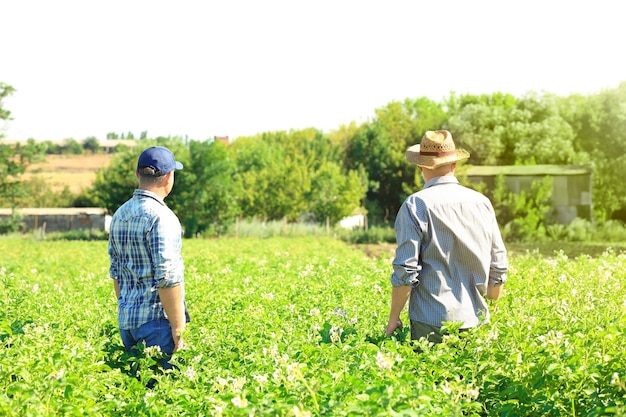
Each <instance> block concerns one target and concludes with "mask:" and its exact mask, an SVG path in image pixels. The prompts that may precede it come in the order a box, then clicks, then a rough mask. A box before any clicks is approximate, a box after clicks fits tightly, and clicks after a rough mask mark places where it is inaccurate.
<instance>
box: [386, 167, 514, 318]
mask: <svg viewBox="0 0 626 417" xmlns="http://www.w3.org/2000/svg"><path fill="white" fill-rule="evenodd" d="M396 239H397V244H398V246H397V249H396V257H395V259H394V260H393V274H392V275H391V284H392V285H393V286H400V285H410V286H412V287H413V289H412V290H411V298H410V300H409V318H410V319H411V320H415V321H419V322H421V323H425V324H429V325H431V326H436V327H440V326H441V325H442V323H443V322H444V321H454V322H462V323H463V324H462V325H461V327H462V328H468V327H475V326H477V325H478V324H479V322H480V321H481V320H485V321H486V320H488V319H489V309H488V307H487V304H486V302H485V299H484V297H483V296H484V294H485V293H486V290H487V283H488V282H489V283H491V284H495V285H499V284H503V283H504V282H505V281H506V279H507V277H506V272H507V270H508V261H507V256H506V249H505V247H504V243H503V241H502V236H501V234H500V229H499V228H498V223H497V222H496V216H495V213H494V210H493V207H492V205H491V202H490V201H489V199H488V198H487V197H485V196H484V195H482V194H480V193H478V192H476V191H474V190H471V189H469V188H466V187H463V186H461V185H460V184H459V182H458V180H457V179H456V178H455V177H451V176H443V177H437V178H433V179H431V180H430V181H428V182H427V183H426V184H424V189H423V190H421V191H418V192H417V193H415V194H412V195H410V196H409V197H408V198H407V199H406V200H405V202H404V203H403V204H402V207H401V208H400V210H399V211H398V216H397V217H396Z"/></svg>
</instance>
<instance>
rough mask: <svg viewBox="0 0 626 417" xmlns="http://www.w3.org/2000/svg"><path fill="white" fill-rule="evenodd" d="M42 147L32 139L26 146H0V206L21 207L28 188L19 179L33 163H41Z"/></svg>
mask: <svg viewBox="0 0 626 417" xmlns="http://www.w3.org/2000/svg"><path fill="white" fill-rule="evenodd" d="M43 158H44V154H43V147H42V146H41V145H40V144H38V143H37V142H35V141H34V140H32V139H29V140H28V141H27V142H26V144H20V143H18V144H17V145H14V146H12V145H4V144H0V201H1V202H0V204H1V205H2V207H9V208H14V207H23V205H22V204H21V201H22V199H24V198H25V197H28V187H27V186H26V185H25V183H24V181H23V180H22V179H21V177H22V175H23V174H24V173H25V172H26V168H27V167H28V165H30V164H31V163H33V162H39V161H42V160H43Z"/></svg>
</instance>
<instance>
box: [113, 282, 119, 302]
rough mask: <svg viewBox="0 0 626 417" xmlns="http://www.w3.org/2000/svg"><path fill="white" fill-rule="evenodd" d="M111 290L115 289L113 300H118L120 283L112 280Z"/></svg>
mask: <svg viewBox="0 0 626 417" xmlns="http://www.w3.org/2000/svg"><path fill="white" fill-rule="evenodd" d="M113 288H114V289H115V299H116V300H119V299H120V282H119V281H118V280H117V279H113Z"/></svg>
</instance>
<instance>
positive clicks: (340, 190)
mask: <svg viewBox="0 0 626 417" xmlns="http://www.w3.org/2000/svg"><path fill="white" fill-rule="evenodd" d="M366 191H367V184H366V180H365V178H361V177H360V175H359V174H358V173H357V172H356V171H350V172H349V173H348V174H347V175H346V174H344V173H343V172H342V168H341V166H340V165H339V164H338V163H336V162H325V163H324V164H323V165H322V166H321V167H320V168H319V169H318V170H317V171H316V172H315V173H314V174H313V175H312V179H311V191H310V193H309V196H308V200H309V202H310V211H311V212H312V213H313V214H314V215H315V218H316V219H317V221H318V222H320V223H324V222H325V221H326V220H327V219H328V221H329V223H330V224H335V223H337V222H338V221H339V220H341V219H342V218H344V217H346V216H349V215H351V214H354V211H355V209H357V208H359V207H360V205H361V201H363V199H364V198H365V193H366Z"/></svg>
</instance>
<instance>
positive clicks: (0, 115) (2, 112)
mask: <svg viewBox="0 0 626 417" xmlns="http://www.w3.org/2000/svg"><path fill="white" fill-rule="evenodd" d="M14 92H15V88H13V87H11V86H10V85H8V84H5V83H2V82H0V120H11V112H10V111H9V110H7V109H5V108H4V106H3V104H2V102H3V100H4V99H5V98H7V97H9V96H10V95H11V94H13V93H14ZM2 137H4V135H2V134H0V138H2Z"/></svg>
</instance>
